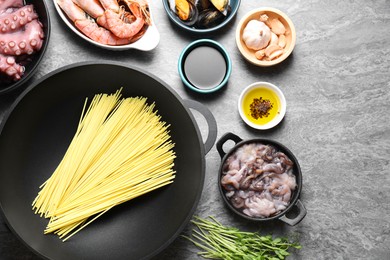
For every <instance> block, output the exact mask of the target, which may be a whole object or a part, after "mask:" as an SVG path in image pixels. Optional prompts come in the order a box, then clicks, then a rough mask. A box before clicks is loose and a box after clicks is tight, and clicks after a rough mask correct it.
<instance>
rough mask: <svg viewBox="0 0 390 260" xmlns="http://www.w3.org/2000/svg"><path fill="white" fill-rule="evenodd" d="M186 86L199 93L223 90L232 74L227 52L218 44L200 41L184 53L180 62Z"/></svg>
mask: <svg viewBox="0 0 390 260" xmlns="http://www.w3.org/2000/svg"><path fill="white" fill-rule="evenodd" d="M178 69H179V75H180V78H181V80H182V81H183V83H184V85H185V86H186V87H188V88H189V89H190V90H192V91H195V92H198V93H205V94H207V93H213V92H215V91H218V90H220V89H221V88H223V87H224V86H225V85H226V83H227V82H228V80H229V77H230V74H231V72H232V61H231V59H230V57H229V54H228V52H227V50H226V49H225V48H224V47H223V46H222V45H221V44H219V43H218V42H216V41H213V40H210V39H200V40H196V41H194V42H192V43H190V44H189V45H188V46H187V47H185V48H184V50H183V51H182V53H181V55H180V57H179V62H178Z"/></svg>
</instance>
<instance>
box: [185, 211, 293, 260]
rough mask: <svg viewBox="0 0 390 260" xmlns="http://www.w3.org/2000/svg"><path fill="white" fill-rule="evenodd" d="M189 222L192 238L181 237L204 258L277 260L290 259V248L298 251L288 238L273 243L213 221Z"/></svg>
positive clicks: (270, 238)
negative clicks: (191, 244)
mask: <svg viewBox="0 0 390 260" xmlns="http://www.w3.org/2000/svg"><path fill="white" fill-rule="evenodd" d="M191 222H192V223H193V224H194V225H195V226H196V227H197V228H196V229H193V230H192V234H191V237H187V236H184V237H185V238H187V239H188V240H189V241H191V242H192V243H194V245H196V246H197V247H199V248H200V249H202V250H203V251H202V252H199V253H198V254H199V255H201V256H202V257H204V258H209V259H226V260H239V259H242V260H278V259H285V258H286V257H287V256H288V255H290V254H289V252H287V250H288V249H289V248H291V247H293V248H297V249H300V248H301V246H300V245H299V244H298V243H297V242H289V240H288V239H287V238H275V239H273V238H272V236H271V235H267V236H260V235H259V234H258V233H253V232H243V231H240V230H239V229H237V228H233V227H226V226H224V225H222V224H221V223H219V222H218V221H217V220H216V219H215V218H214V217H209V218H208V219H202V218H200V217H195V218H194V219H193V220H192V221H191Z"/></svg>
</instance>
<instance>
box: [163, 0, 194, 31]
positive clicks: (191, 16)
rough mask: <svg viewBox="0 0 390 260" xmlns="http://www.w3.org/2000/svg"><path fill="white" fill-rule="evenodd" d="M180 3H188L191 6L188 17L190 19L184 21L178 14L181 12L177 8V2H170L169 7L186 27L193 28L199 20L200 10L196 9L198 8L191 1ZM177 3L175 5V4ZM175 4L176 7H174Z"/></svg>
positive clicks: (171, 0) (172, 0)
mask: <svg viewBox="0 0 390 260" xmlns="http://www.w3.org/2000/svg"><path fill="white" fill-rule="evenodd" d="M180 1H186V2H188V4H189V6H190V10H189V13H188V14H187V15H188V19H187V20H182V19H181V18H180V16H179V14H178V12H179V10H178V8H177V6H176V1H174V0H170V1H169V7H170V8H171V10H172V12H173V13H174V14H175V15H176V16H177V18H178V19H179V20H180V21H181V22H182V23H183V24H185V25H187V26H192V25H194V24H195V23H196V22H197V20H198V15H199V11H198V9H197V8H196V6H195V5H194V3H192V1H189V0H180ZM174 3H175V4H174ZM173 4H174V7H173V6H172V5H173Z"/></svg>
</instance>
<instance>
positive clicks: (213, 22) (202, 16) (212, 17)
mask: <svg viewBox="0 0 390 260" xmlns="http://www.w3.org/2000/svg"><path fill="white" fill-rule="evenodd" d="M230 11H231V8H230V6H228V9H227V12H228V13H229V12H230ZM225 19H226V16H225V15H223V14H222V13H221V12H220V11H218V10H217V9H216V8H214V7H212V8H209V9H205V10H203V11H201V12H200V13H199V17H198V21H197V23H196V27H197V28H200V29H207V28H212V27H214V26H217V25H219V24H220V23H221V22H222V21H223V20H225Z"/></svg>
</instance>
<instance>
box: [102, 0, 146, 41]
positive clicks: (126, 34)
mask: <svg viewBox="0 0 390 260" xmlns="http://www.w3.org/2000/svg"><path fill="white" fill-rule="evenodd" d="M129 8H130V11H131V12H132V13H133V15H134V16H135V18H136V20H135V21H134V22H132V23H126V22H125V21H123V18H122V17H123V16H124V15H125V10H124V9H123V8H121V10H120V11H119V13H115V12H114V11H112V10H109V9H108V10H106V11H105V16H106V20H107V24H108V27H109V29H110V31H111V32H112V33H113V34H115V35H116V36H117V37H119V38H131V37H133V36H134V35H136V34H137V33H138V32H139V31H141V29H142V27H143V26H144V24H145V20H144V17H143V13H142V11H141V6H140V5H139V4H138V3H135V2H130V4H129Z"/></svg>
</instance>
